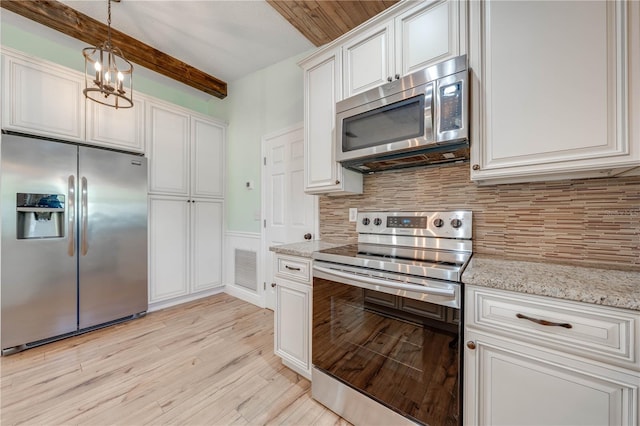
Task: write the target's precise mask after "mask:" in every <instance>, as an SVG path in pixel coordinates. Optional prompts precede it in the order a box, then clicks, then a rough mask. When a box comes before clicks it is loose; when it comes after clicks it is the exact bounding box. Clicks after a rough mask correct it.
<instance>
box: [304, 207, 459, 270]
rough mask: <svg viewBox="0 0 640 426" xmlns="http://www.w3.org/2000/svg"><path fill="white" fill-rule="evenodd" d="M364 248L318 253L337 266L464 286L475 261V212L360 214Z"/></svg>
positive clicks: (359, 245) (353, 246) (360, 244)
mask: <svg viewBox="0 0 640 426" xmlns="http://www.w3.org/2000/svg"><path fill="white" fill-rule="evenodd" d="M357 230H358V233H359V236H358V241H359V242H358V243H357V244H349V245H345V246H340V247H335V248H331V249H325V250H321V251H319V252H316V253H314V256H313V258H314V259H316V260H322V261H325V262H331V263H335V264H342V265H350V266H356V267H361V268H367V269H373V270H379V271H386V272H394V273H400V274H408V275H416V276H420V277H426V278H435V279H441V280H447V281H455V282H459V281H461V277H462V272H463V270H464V268H465V267H466V265H467V263H468V262H469V259H470V258H471V254H472V250H471V212H468V211H455V212H366V213H359V215H358V224H357Z"/></svg>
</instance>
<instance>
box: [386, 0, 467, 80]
mask: <svg viewBox="0 0 640 426" xmlns="http://www.w3.org/2000/svg"><path fill="white" fill-rule="evenodd" d="M466 26H467V18H466V7H465V3H461V2H459V1H451V0H449V1H427V2H424V3H421V4H419V5H418V6H415V7H413V8H411V9H409V10H407V11H406V12H404V13H402V14H401V15H400V16H398V17H397V18H396V19H395V46H396V48H395V52H396V54H395V64H396V69H395V73H396V74H399V75H400V76H401V77H402V76H405V75H407V74H411V73H412V72H415V71H418V70H421V69H424V68H426V67H428V66H431V65H433V64H435V63H438V62H441V61H445V60H447V59H449V58H453V57H455V56H458V55H463V54H464V53H466V51H467V50H466Z"/></svg>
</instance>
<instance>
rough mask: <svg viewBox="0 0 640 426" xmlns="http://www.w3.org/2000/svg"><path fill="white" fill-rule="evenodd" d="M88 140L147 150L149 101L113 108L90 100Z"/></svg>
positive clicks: (137, 98)
mask: <svg viewBox="0 0 640 426" xmlns="http://www.w3.org/2000/svg"><path fill="white" fill-rule="evenodd" d="M86 106H87V141H88V142H92V143H93V144H95V145H101V146H106V147H110V148H116V149H123V150H127V151H135V152H142V153H144V112H145V101H144V100H143V99H141V98H140V97H137V96H136V97H135V98H134V104H133V107H132V108H118V109H115V108H111V107H108V106H105V105H100V104H99V103H96V102H93V101H90V100H87V101H86Z"/></svg>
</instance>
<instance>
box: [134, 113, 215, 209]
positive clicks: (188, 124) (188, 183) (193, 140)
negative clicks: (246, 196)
mask: <svg viewBox="0 0 640 426" xmlns="http://www.w3.org/2000/svg"><path fill="white" fill-rule="evenodd" d="M146 121H147V141H148V144H149V147H148V156H149V159H150V163H149V164H150V167H149V192H150V193H152V194H164V195H175V196H181V197H188V196H191V197H194V198H222V197H223V196H224V170H225V169H224V164H225V149H224V146H225V138H226V126H225V125H224V124H221V123H219V122H217V121H215V120H212V119H210V118H205V117H201V116H198V115H194V114H190V113H189V111H187V110H183V109H182V108H178V107H176V106H174V105H170V104H165V103H163V102H158V101H154V102H151V101H150V102H148V106H147V120H146Z"/></svg>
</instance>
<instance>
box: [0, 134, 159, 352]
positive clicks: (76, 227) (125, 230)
mask: <svg viewBox="0 0 640 426" xmlns="http://www.w3.org/2000/svg"><path fill="white" fill-rule="evenodd" d="M0 156H1V159H0V160H1V161H0V165H1V168H0V201H1V203H2V206H1V212H2V213H1V214H2V218H1V221H2V241H1V246H0V249H1V251H0V256H1V259H2V260H1V265H0V266H1V270H0V280H1V281H0V284H1V294H0V297H1V306H2V311H1V333H2V334H1V337H0V341H1V344H2V352H3V354H7V353H11V352H13V351H16V350H21V349H25V348H29V347H31V346H35V345H38V344H42V343H46V342H47V341H49V340H53V339H57V338H60V337H65V336H68V335H73V334H76V333H80V332H84V331H85V330H88V329H92V328H97V327H101V326H103V325H105V324H110V323H112V322H116V321H121V320H125V319H129V318H133V317H136V316H138V315H139V314H141V313H144V312H146V310H147V162H146V159H145V158H144V157H142V156H139V155H134V154H127V153H121V152H115V151H109V150H105V149H98V148H92V147H86V146H79V145H74V144H70V143H62V142H56V141H49V140H43V139H36V138H32V137H25V136H18V135H9V134H2V140H1V143H0Z"/></svg>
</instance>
